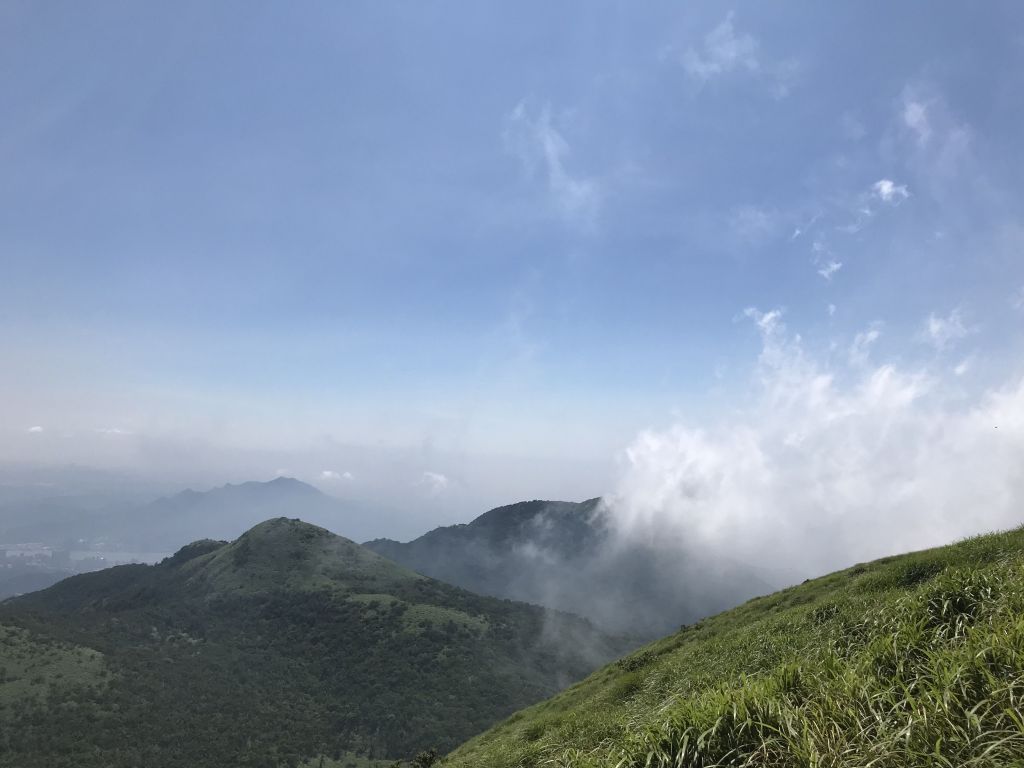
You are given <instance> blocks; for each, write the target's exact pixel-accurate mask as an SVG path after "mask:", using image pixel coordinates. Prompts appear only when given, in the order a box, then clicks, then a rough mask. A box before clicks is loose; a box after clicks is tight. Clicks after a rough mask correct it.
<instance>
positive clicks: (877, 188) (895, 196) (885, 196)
mask: <svg viewBox="0 0 1024 768" xmlns="http://www.w3.org/2000/svg"><path fill="white" fill-rule="evenodd" d="M871 191H872V193H873V194H874V195H875V197H877V198H878V199H879V200H881V201H882V202H883V203H893V204H894V205H898V204H899V203H901V202H902V201H903V200H906V199H907V198H908V197H910V192H908V191H907V185H906V184H897V183H895V182H894V181H892V179H879V180H878V181H876V182H875V183H874V184H872V185H871Z"/></svg>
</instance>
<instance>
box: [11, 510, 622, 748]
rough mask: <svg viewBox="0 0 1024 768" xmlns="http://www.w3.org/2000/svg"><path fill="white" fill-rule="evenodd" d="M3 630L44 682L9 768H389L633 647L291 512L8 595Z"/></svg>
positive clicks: (22, 713)
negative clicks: (405, 562) (164, 554)
mask: <svg viewBox="0 0 1024 768" xmlns="http://www.w3.org/2000/svg"><path fill="white" fill-rule="evenodd" d="M0 622H2V623H3V625H4V626H5V627H8V629H5V630H4V632H5V634H4V635H3V636H2V637H4V638H6V637H11V638H14V640H13V641H12V643H11V644H9V645H5V644H3V643H2V642H0V666H7V667H8V668H12V669H13V668H14V667H13V666H12V665H15V664H16V665H18V666H17V669H16V672H15V673H14V674H15V675H16V677H18V678H19V680H20V679H23V678H24V676H25V674H29V675H32V676H33V677H39V676H41V682H39V683H38V684H37V686H38V687H39V690H40V695H38V696H35V697H31V698H25V699H24V700H23V704H22V705H20V706H19V707H18V708H17V709H13V710H11V709H9V710H8V712H9V714H8V716H7V719H6V721H2V724H3V725H4V727H3V728H2V729H0V766H12V767H14V766H16V767H17V768H33V767H34V766H46V768H55V767H58V766H68V767H69V768H70V767H71V766H74V768H91V767H93V766H96V767H99V766H102V767H103V768H121V767H124V768H127V767H128V766H140V765H144V766H147V768H157V767H160V766H166V767H171V766H182V767H184V766H188V768H201V767H203V766H210V767H211V768H212V767H213V766H217V768H221V767H222V766H254V767H260V768H263V767H265V768H271V767H276V766H299V765H303V764H305V765H309V764H310V763H309V762H308V761H309V760H310V759H314V762H313V764H316V765H319V763H320V760H321V756H322V757H323V763H324V765H325V766H327V765H350V764H354V765H355V766H357V767H358V768H370V767H371V766H377V765H380V761H381V760H385V763H384V764H385V765H391V764H392V763H393V762H394V760H396V759H400V758H404V759H409V758H412V757H413V756H414V755H416V754H417V753H419V752H423V751H424V750H427V749H429V748H432V747H436V748H438V749H441V750H449V749H452V748H453V747H454V746H456V745H457V744H458V743H460V742H461V741H463V740H464V739H466V738H468V737H469V736H472V735H473V734H475V733H479V732H480V731H481V730H483V729H484V728H486V727H488V726H490V725H491V724H493V723H494V722H496V721H498V720H499V719H501V718H502V717H506V716H508V715H509V714H510V713H512V712H514V711H515V710H516V709H519V708H521V707H523V706H526V705H528V704H531V703H533V702H536V701H539V700H541V699H543V698H545V697H547V696H550V695H551V694H553V693H555V692H556V691H558V690H559V689H560V688H562V687H564V685H566V684H567V683H569V682H571V681H573V680H578V679H580V678H581V677H582V676H583V675H585V674H586V673H587V672H589V671H590V670H592V669H594V668H595V667H596V666H597V665H598V664H600V663H603V662H604V661H607V660H608V659H610V658H613V657H614V656H615V655H617V653H618V652H621V650H622V646H621V645H612V644H610V643H609V641H608V640H607V639H606V638H604V637H603V636H601V635H600V634H599V633H597V632H596V631H594V630H593V628H592V627H591V626H590V625H589V624H587V623H586V622H584V621H582V620H580V619H577V618H575V617H571V616H568V615H565V614H553V613H551V612H546V611H544V610H543V609H540V608H537V607H535V606H530V605H526V604H523V603H515V602H511V601H507V600H497V599H494V598H487V597H481V596H478V595H474V594H472V593H469V592H466V591H464V590H461V589H458V588H455V587H451V586H449V585H446V584H442V583H440V582H437V581H434V580H433V579H429V578H426V577H423V576H419V575H417V574H414V573H412V572H410V571H407V570H404V569H403V568H401V567H400V566H397V565H395V564H393V563H391V562H389V561H387V560H385V559H384V558H382V557H380V556H379V555H376V554H374V553H372V552H370V551H368V550H365V549H363V548H361V547H359V546H358V545H356V544H354V543H352V542H351V541H348V540H347V539H342V538H340V537H338V536H334V535H333V534H331V533H329V532H328V531H325V530H323V529H321V528H316V527H314V526H310V525H307V524H304V523H301V522H299V521H295V520H286V519H284V518H280V519H276V520H272V521H268V522H267V523H263V524H261V525H259V526H257V527H256V528H254V529H252V530H251V531H249V532H248V533H246V534H245V535H244V536H242V537H240V538H239V539H238V540H237V541H235V542H233V543H230V544H228V543H225V542H211V541H202V542H196V543H195V544H192V545H189V546H188V547H185V548H183V549H182V550H181V551H179V552H178V553H177V554H176V555H175V556H174V557H171V558H168V559H167V560H165V561H164V562H163V563H161V564H160V565H157V566H144V565H136V566H123V567H119V568H112V569H109V570H105V571H100V572H97V573H92V574H86V575H81V576H76V577H74V578H71V579H68V580H66V581H64V582H61V583H60V584H58V585H56V586H54V587H52V588H50V589H48V590H45V591H43V592H39V593H35V594H32V595H26V596H24V597H22V598H18V599H15V600H10V601H7V602H5V603H3V604H0ZM12 649H13V650H12ZM47 670H50V671H47ZM58 674H63V675H65V676H66V677H68V678H70V679H73V680H75V681H76V684H74V685H63V686H53V685H50V684H49V683H47V681H49V680H53V679H57V675H58ZM98 682H102V684H98ZM90 683H92V684H90ZM44 685H48V686H49V687H47V688H46V691H47V692H46V693H45V694H44V693H42V691H43V686H44ZM4 690H6V689H5V687H0V695H2V692H3V691H4ZM12 690H14V689H12ZM19 698H20V697H19ZM332 761H333V762H332Z"/></svg>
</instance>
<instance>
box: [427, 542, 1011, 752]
mask: <svg viewBox="0 0 1024 768" xmlns="http://www.w3.org/2000/svg"><path fill="white" fill-rule="evenodd" d="M1022 713H1024V531H1022V530H1017V531H1012V532H1009V533H1004V534H995V535H991V536H984V537H977V538H973V539H970V540H967V541H963V542H960V543H958V544H956V545H953V546H950V547H945V548H942V549H937V550H930V551H927V552H920V553H914V554H911V555H906V556H902V557H896V558H885V559H883V560H880V561H876V562H875V563H870V564H866V565H859V566H855V567H854V568H850V569H847V570H845V571H841V572H838V573H835V574H831V575H829V576H826V577H823V578H821V579H816V580H814V581H810V582H806V583H805V584H802V585H799V586H796V587H791V588H789V589H787V590H783V591H781V592H779V593H776V594H774V595H769V596H767V597H763V598H758V599H755V600H752V601H750V602H748V603H746V604H744V605H742V606H740V607H738V608H736V609H734V610H732V611H728V612H726V613H724V614H720V615H719V616H716V617H713V618H711V619H708V620H706V621H704V622H701V623H700V624H698V625H696V626H692V627H686V628H683V629H681V630H680V632H678V633H676V634H675V635H672V636H670V637H668V638H665V639H663V640H661V641H659V642H657V643H654V644H652V645H650V646H648V647H646V648H644V649H641V650H640V651H637V652H636V653H634V654H631V655H630V656H629V657H626V658H625V659H622V660H620V661H619V662H616V663H614V664H611V665H609V666H607V667H605V668H604V669H602V670H600V671H598V672H597V673H595V674H594V675H592V676H591V677H590V678H588V679H587V680H585V681H583V682H582V683H580V684H579V685H577V686H574V687H573V688H571V689H569V690H568V691H566V692H565V693H563V694H561V695H560V696H558V697H555V698H554V699H552V700H549V701H548V702H544V703H543V704H540V705H537V706H536V707H532V708H531V709H528V710H525V711H524V712H521V713H519V714H517V715H516V716H513V718H510V719H509V720H508V721H506V722H505V723H503V724H502V725H500V726H498V727H497V728H495V729H493V730H492V731H490V732H489V733H487V734H484V735H483V736H481V737H478V738H477V739H475V740H473V741H471V742H469V743H468V744H467V745H465V746H464V747H462V748H461V749H460V750H458V751H456V752H455V753H454V754H453V755H452V756H450V757H449V758H448V760H447V761H446V764H447V765H451V766H470V765H474V766H476V765H486V766H495V768H501V767H502V766H506V767H509V768H510V767H511V766H521V767H522V768H530V767H531V766H538V767H539V766H580V767H581V768H588V767H593V768H597V767H598V766H601V767H602V768H667V767H668V766H673V767H674V768H683V767H687V766H689V767H692V768H711V767H712V766H820V767H822V768H833V767H834V768H844V767H846V766H849V767H850V768H853V767H854V766H872V767H876V766H877V767H878V768H882V767H884V766H893V767H896V766H910V765H913V766H936V767H939V766H944V767H946V766H948V767H950V768H952V767H953V766H1020V765H1024V715H1022Z"/></svg>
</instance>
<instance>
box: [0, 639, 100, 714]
mask: <svg viewBox="0 0 1024 768" xmlns="http://www.w3.org/2000/svg"><path fill="white" fill-rule="evenodd" d="M106 674H107V673H106V670H105V669H104V667H103V657H102V656H101V655H100V654H99V653H97V652H96V651H94V650H92V649H90V648H81V647H76V646H72V645H68V644H67V643H59V642H55V641H53V640H49V639H46V638H43V637H39V636H37V635H34V634H32V633H31V632H27V631H26V630H24V629H19V628H17V627H6V626H3V625H0V723H2V722H4V720H12V719H17V718H18V717H19V716H20V714H21V713H23V712H24V711H25V710H26V708H27V707H29V706H31V705H32V704H33V703H35V702H40V701H44V700H47V699H50V698H59V697H61V696H62V694H63V693H64V692H66V691H68V690H70V689H91V688H96V687H98V686H101V685H102V684H103V682H104V677H105V676H106Z"/></svg>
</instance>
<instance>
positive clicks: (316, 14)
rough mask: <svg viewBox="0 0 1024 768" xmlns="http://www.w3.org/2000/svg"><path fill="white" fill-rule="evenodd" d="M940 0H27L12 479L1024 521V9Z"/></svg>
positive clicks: (3, 30) (738, 513) (741, 546)
mask: <svg viewBox="0 0 1024 768" xmlns="http://www.w3.org/2000/svg"><path fill="white" fill-rule="evenodd" d="M924 10H925V6H924V5H923V4H920V3H910V4H905V5H903V6H898V7H889V6H885V7H883V6H874V5H864V4H849V5H846V6H843V7H837V6H834V5H831V4H830V5H828V6H825V5H820V6H819V5H807V4H797V3H778V4H772V5H771V6H768V5H765V4H760V3H753V2H749V3H742V2H738V3H735V4H733V5H731V6H722V5H720V4H715V3H692V4H687V5H686V6H685V7H684V6H681V5H678V4H673V3H655V4H651V5H648V6H645V8H644V12H643V13H639V12H637V11H636V8H635V6H633V5H632V4H627V3H610V2H609V3H601V4H598V5H597V6H595V5H594V4H591V3H587V4H583V3H578V2H577V3H564V4H558V5H557V6H553V7H552V6H550V5H547V4H541V3H526V4H513V5H504V6H503V5H498V4H473V5H466V4H456V3H450V2H427V3H416V4H413V3H407V4H401V5H398V4H392V5H384V4H379V3H351V4H345V5H339V4H334V3H327V2H310V3H304V4H303V5H302V6H301V7H296V6H292V5H286V4H276V5H275V4H266V5H261V6H253V5H251V4H248V3H240V2H224V3H218V4H216V5H210V4H208V3H200V2H184V3H176V4H174V5H173V6H171V5H160V4H155V3H139V4H136V3H133V4H128V3H118V2H96V3H90V4H87V5H86V4H81V3H71V2H54V3H47V4H38V3H30V2H8V3H5V4H4V5H3V6H2V7H0V40H2V44H0V103H3V104H4V110H3V114H4V119H3V120H2V121H0V158H2V163H3V168H4V172H3V174H2V178H0V274H2V279H0V360H2V365H0V464H2V465H3V472H4V473H6V474H4V477H16V476H20V475H18V473H22V475H24V473H25V472H28V471H29V470H34V469H38V468H44V469H46V470H47V471H50V472H52V473H55V474H59V472H61V471H64V469H63V468H66V467H68V466H69V465H79V466H87V467H92V468H96V469H99V470H103V471H109V472H112V473H118V474H125V475H129V476H132V477H135V478H140V479H142V480H145V481H146V482H150V483H152V484H153V486H154V487H159V488H161V489H167V490H169V489H175V488H183V487H185V486H193V487H200V488H207V487H211V486H215V485H220V484H223V483H225V482H240V481H245V480H268V479H270V478H272V477H275V476H277V475H288V476H294V477H296V478H299V479H301V480H303V481H307V482H310V483H313V484H315V485H316V486H318V487H319V488H321V489H322V490H324V491H326V492H327V493H329V494H332V495H336V496H341V497H344V498H351V499H358V500H365V501H373V502H375V503H377V504H380V505H382V506H387V507H389V508H393V509H396V510H400V512H401V514H402V515H403V516H404V523H391V525H393V529H390V530H382V531H381V532H380V535H382V536H383V535H390V536H405V537H409V536H412V535H416V534H417V533H419V532H422V531H424V530H427V529H428V528H430V527H433V526H435V525H440V524H449V523H454V522H464V521H466V520H467V519H469V518H470V517H472V516H474V515H476V514H478V513H480V512H482V511H483V510H485V509H487V508H489V507H493V506H497V505H499V504H504V503H509V502H512V501H517V500H520V499H532V498H552V499H554V498H558V499H573V500H579V499H584V498H590V497H594V496H597V495H607V497H608V498H609V499H614V500H615V501H616V502H617V507H616V508H617V510H619V514H618V517H617V520H618V525H619V526H620V529H621V530H622V531H623V533H624V535H629V536H639V537H648V538H650V537H655V536H658V535H660V533H661V532H663V531H664V530H665V529H666V527H667V528H670V529H675V530H677V531H678V532H679V534H680V539H682V540H686V541H687V542H689V544H690V545H693V544H694V543H696V545H697V546H711V547H720V546H725V545H726V542H729V543H730V544H732V545H734V546H736V548H737V552H736V553H735V554H739V555H743V556H745V557H748V558H750V559H753V560H756V559H757V558H758V557H759V556H760V555H759V549H763V548H764V545H765V541H766V540H770V541H772V542H774V544H775V545H776V547H777V549H775V550H774V551H775V553H776V555H777V554H778V553H779V552H787V553H788V554H789V555H791V556H793V557H798V556H800V557H802V556H804V555H806V553H807V550H808V547H807V544H808V542H813V543H814V544H815V545H817V548H816V550H815V552H814V557H815V558H817V559H816V560H814V561H813V563H812V562H811V560H810V559H808V560H807V561H805V562H804V563H803V564H804V565H806V566H807V567H812V566H813V567H821V568H825V567H826V566H827V564H828V563H829V562H831V561H832V560H836V559H838V560H843V561H850V560H852V559H856V558H863V559H866V558H867V557H869V556H872V555H877V554H884V553H886V551H888V550H892V551H896V550H901V549H907V548H916V547H917V546H923V545H926V544H931V543H939V542H941V541H945V540H947V539H948V538H949V537H955V536H960V535H966V534H968V533H971V532H975V531H980V530H989V529H992V528H996V527H1007V526H1010V525H1014V524H1019V523H1020V522H1021V517H1020V509H1021V508H1022V507H1021V504H1020V501H1021V499H1024V479H1022V477H1021V473H1020V469H1019V468H1020V467H1021V466H1024V364H1022V363H1024V355H1022V353H1024V333H1022V329H1024V223H1022V222H1024V215H1022V214H1024V152H1022V149H1024V139H1022V138H1021V137H1022V136H1024V100H1022V99H1021V98H1020V94H1021V93H1024V9H1022V8H1021V6H1020V5H1019V4H1017V3H1012V2H994V3H990V4H986V5H984V6H967V5H963V4H954V3H945V2H944V3H932V4H929V5H928V6H927V12H924ZM339 533H342V534H344V533H345V531H339ZM740 533H742V534H743V535H742V536H740V535H738V534H740ZM806 557H807V558H811V556H810V555H806Z"/></svg>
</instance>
